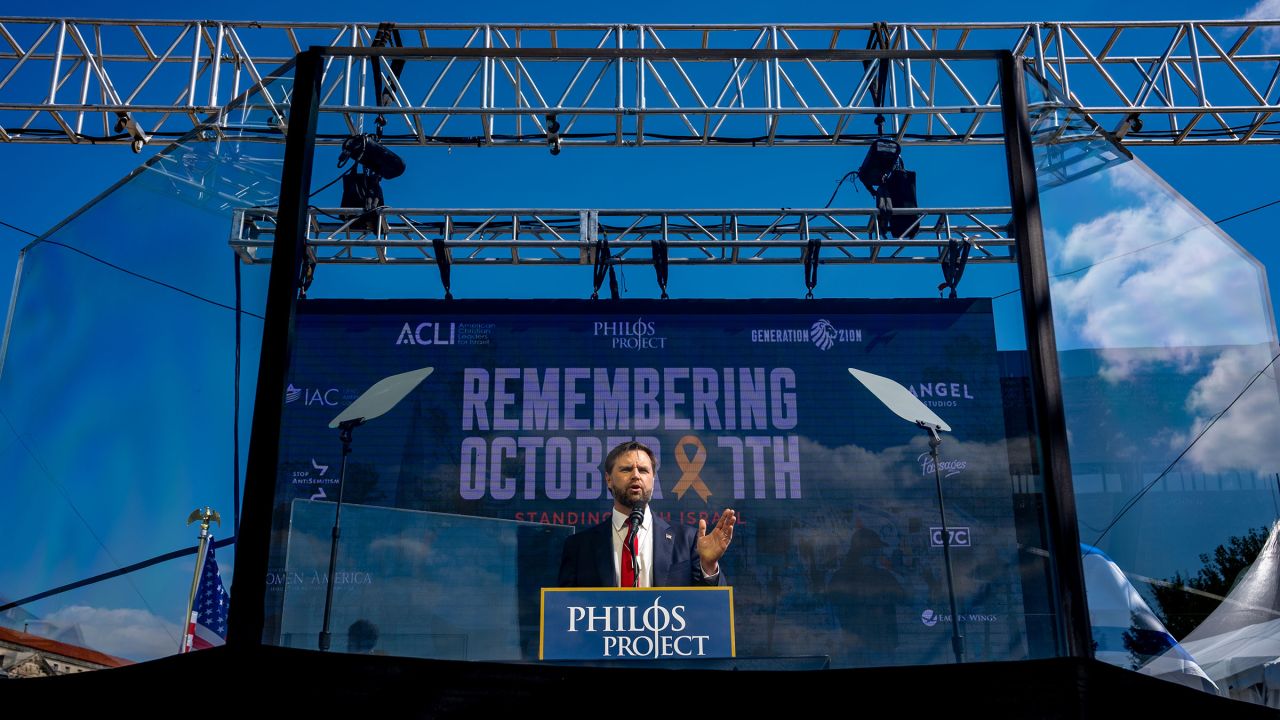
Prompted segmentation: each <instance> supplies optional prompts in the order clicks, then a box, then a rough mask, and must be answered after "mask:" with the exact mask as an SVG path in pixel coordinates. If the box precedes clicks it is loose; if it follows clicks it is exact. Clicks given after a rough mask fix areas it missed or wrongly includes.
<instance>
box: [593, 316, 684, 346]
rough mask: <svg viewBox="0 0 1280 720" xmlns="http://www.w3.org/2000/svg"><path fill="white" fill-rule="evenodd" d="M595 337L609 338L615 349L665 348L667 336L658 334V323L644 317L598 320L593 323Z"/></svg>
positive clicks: (610, 344)
mask: <svg viewBox="0 0 1280 720" xmlns="http://www.w3.org/2000/svg"><path fill="white" fill-rule="evenodd" d="M591 334H592V335H593V336H594V337H604V338H609V347H611V348H613V349H614V350H663V349H666V347H667V338H666V337H665V336H659V335H658V329H657V325H656V324H655V323H654V322H653V321H652V320H649V321H646V320H645V319H644V318H642V317H641V318H636V319H635V320H598V321H596V322H594V323H592V324H591Z"/></svg>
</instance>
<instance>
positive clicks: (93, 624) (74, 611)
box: [44, 605, 182, 661]
mask: <svg viewBox="0 0 1280 720" xmlns="http://www.w3.org/2000/svg"><path fill="white" fill-rule="evenodd" d="M44 621H45V622H47V623H49V624H50V625H54V626H57V627H72V626H74V627H78V628H79V630H80V633H81V634H82V636H83V637H84V641H85V644H86V645H88V646H89V647H90V648H92V649H94V650H97V651H99V652H104V653H107V654H108V655H115V656H116V657H122V658H127V659H129V660H139V661H141V660H153V659H155V658H158V657H163V656H165V655H172V654H174V653H176V652H177V651H178V640H179V638H181V635H182V630H181V628H179V627H178V625H176V624H175V623H172V622H168V621H166V620H163V619H161V618H159V617H157V616H155V615H153V614H151V613H150V612H147V611H146V610H136V609H133V608H96V607H89V606H87V605H71V606H69V607H64V608H62V609H60V610H58V611H56V612H54V613H51V614H49V615H46V616H45V617H44Z"/></svg>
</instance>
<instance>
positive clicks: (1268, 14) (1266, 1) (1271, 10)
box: [1244, 0, 1280, 20]
mask: <svg viewBox="0 0 1280 720" xmlns="http://www.w3.org/2000/svg"><path fill="white" fill-rule="evenodd" d="M1244 16H1245V19H1247V20H1280V0H1258V3H1257V4H1256V5H1254V6H1253V7H1251V8H1249V10H1248V11H1247V12H1245V14H1244Z"/></svg>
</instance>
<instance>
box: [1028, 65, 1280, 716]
mask: <svg viewBox="0 0 1280 720" xmlns="http://www.w3.org/2000/svg"><path fill="white" fill-rule="evenodd" d="M1032 86H1033V87H1036V85H1035V84H1034V83H1032ZM1041 87H1042V86H1041ZM1039 92H1040V93H1041V95H1040V99H1039V102H1037V103H1033V105H1032V115H1031V119H1032V131H1033V135H1034V137H1035V140H1036V163H1037V170H1038V173H1039V179H1040V185H1041V188H1042V190H1043V196H1042V200H1041V211H1042V214H1043V219H1044V224H1045V234H1046V250H1047V253H1048V262H1049V271H1050V275H1051V289H1052V297H1053V311H1054V320H1055V329H1056V333H1057V341H1058V352H1059V364H1060V366H1061V374H1062V388H1063V389H1062V393H1063V403H1064V406H1065V409H1066V420H1067V425H1068V433H1069V440H1070V454H1071V462H1072V475H1073V480H1074V484H1075V491H1076V502H1077V506H1078V511H1079V527H1080V536H1081V540H1082V542H1083V546H1082V553H1083V557H1084V569H1085V580H1086V589H1087V592H1088V599H1089V608H1090V616H1091V620H1092V624H1093V637H1094V642H1095V645H1096V648H1095V652H1096V655H1097V657H1098V658H1099V659H1102V660H1105V661H1107V662H1111V663H1113V664H1116V665H1119V666H1121V667H1125V668H1129V669H1133V670H1136V671H1138V672H1142V673H1145V674H1150V675H1154V676H1157V677H1162V678H1165V679H1168V680H1171V681H1175V682H1179V683H1182V684H1185V685H1189V686H1192V687H1195V688H1198V689H1202V690H1205V691H1208V692H1212V693H1217V694H1222V695H1227V696H1230V697H1233V698H1236V699H1242V700H1248V701H1251V702H1261V703H1264V704H1265V703H1273V702H1274V696H1268V694H1267V692H1266V690H1265V684H1264V683H1265V678H1264V677H1263V674H1264V667H1265V666H1266V663H1269V662H1271V661H1273V660H1274V659H1275V657H1274V655H1273V654H1270V653H1269V652H1268V651H1267V650H1265V649H1264V646H1265V644H1266V642H1268V641H1267V640H1266V639H1267V638H1269V637H1271V636H1272V635H1273V634H1274V631H1273V630H1272V624H1273V623H1274V617H1275V614H1276V613H1277V612H1280V604H1278V600H1280V599H1278V598H1277V594H1276V589H1275V588H1276V585H1275V582H1274V578H1275V573H1276V551H1275V542H1276V536H1275V530H1274V527H1273V523H1274V522H1275V517H1276V508H1277V502H1280V498H1278V497H1277V490H1278V486H1277V480H1276V477H1277V476H1276V472H1277V470H1278V469H1280V457H1278V456H1277V454H1276V449H1277V447H1280V445H1278V444H1277V443H1276V434H1275V426H1276V423H1275V421H1276V420H1277V419H1280V392H1278V387H1277V384H1276V379H1275V377H1276V376H1275V371H1274V363H1275V361H1276V356H1277V350H1278V348H1277V345H1276V332H1275V320H1274V315H1273V313H1272V307H1271V301H1270V295H1269V291H1268V289H1267V281H1266V276H1265V271H1264V268H1263V267H1262V265H1261V264H1260V263H1259V262H1258V261H1257V260H1256V259H1255V258H1254V257H1253V256H1251V255H1250V254H1249V253H1248V252H1247V251H1246V250H1245V249H1244V248H1242V247H1241V246H1240V245H1239V244H1238V243H1236V242H1235V241H1234V240H1233V239H1232V238H1230V237H1229V236H1227V235H1226V234H1225V233H1224V232H1223V231H1222V230H1221V229H1219V228H1218V227H1217V226H1215V225H1214V224H1213V223H1212V222H1211V221H1210V220H1209V219H1208V218H1206V217H1205V216H1204V215H1203V214H1201V213H1200V212H1199V211H1197V210H1196V209H1195V208H1194V207H1192V206H1191V205H1190V204H1189V203H1188V202H1187V201H1186V200H1185V199H1183V198H1182V197H1181V196H1180V195H1178V193H1177V192H1176V191H1175V190H1174V189H1173V188H1171V187H1170V186H1169V185H1167V184H1166V183H1165V182H1164V181H1163V180H1161V179H1160V177H1158V176H1157V175H1156V174H1155V173H1154V172H1152V171H1151V170H1150V169H1149V168H1147V167H1146V166H1145V165H1144V164H1143V163H1142V162H1141V161H1140V160H1138V159H1137V158H1134V157H1132V156H1131V154H1130V153H1129V152H1128V151H1127V150H1125V149H1123V148H1121V147H1119V146H1118V145H1117V144H1115V143H1114V142H1112V141H1111V140H1110V139H1109V138H1107V137H1106V136H1105V135H1104V133H1102V132H1101V131H1100V130H1099V129H1098V128H1097V127H1096V126H1095V125H1093V124H1091V123H1090V122H1088V121H1086V120H1085V119H1083V118H1082V117H1080V116H1079V115H1078V114H1077V113H1075V112H1074V111H1071V110H1068V109H1065V108H1064V107H1063V106H1062V104H1061V103H1058V102H1057V101H1056V100H1055V99H1054V98H1053V97H1052V96H1051V95H1050V94H1046V93H1045V91H1043V90H1042V89H1041V90H1039Z"/></svg>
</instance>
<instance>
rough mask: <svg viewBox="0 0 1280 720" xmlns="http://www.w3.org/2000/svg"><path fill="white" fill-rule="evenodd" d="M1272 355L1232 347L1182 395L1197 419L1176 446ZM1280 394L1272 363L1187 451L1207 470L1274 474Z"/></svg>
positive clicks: (1278, 459) (1279, 445)
mask: <svg viewBox="0 0 1280 720" xmlns="http://www.w3.org/2000/svg"><path fill="white" fill-rule="evenodd" d="M1270 359H1271V355H1270V353H1269V352H1268V350H1267V348H1266V347H1254V348H1232V349H1230V350H1227V351H1225V352H1223V353H1222V355H1220V356H1219V357H1218V359H1217V360H1215V361H1214V363H1213V368H1212V369H1211V370H1210V371H1209V374H1208V375H1206V376H1205V377H1204V378H1203V379H1201V380H1200V382H1198V383H1196V384H1195V387H1193V388H1192V389H1191V393H1190V394H1189V395H1188V396H1187V409H1188V410H1190V411H1191V412H1193V413H1195V414H1196V416H1197V419H1196V421H1195V423H1194V424H1193V425H1192V427H1191V430H1190V432H1189V433H1188V434H1187V435H1185V436H1182V437H1178V438H1175V439H1174V444H1175V446H1176V447H1178V448H1179V449H1180V448H1182V447H1185V446H1186V445H1187V444H1188V443H1190V442H1191V440H1192V438H1194V437H1195V436H1196V435H1198V434H1199V433H1200V431H1201V430H1203V429H1204V428H1205V426H1206V425H1208V423H1209V422H1210V421H1211V420H1212V419H1213V416H1214V415H1215V414H1217V413H1220V412H1222V410H1223V409H1224V408H1226V407H1227V405H1229V404H1230V403H1231V401H1232V400H1233V399H1234V398H1235V397H1236V395H1237V394H1239V393H1240V391H1241V390H1243V389H1244V387H1245V386H1246V385H1248V384H1249V381H1250V380H1252V379H1253V377H1254V376H1255V375H1257V374H1258V371H1259V370H1261V369H1262V367H1263V366H1264V365H1266V364H1267V362H1268V361H1269V360H1270ZM1278 437H1280V392H1278V390H1277V387H1276V380H1275V366H1274V365H1273V366H1272V369H1271V370H1269V371H1268V372H1267V374H1265V375H1264V376H1263V377H1260V378H1258V381H1257V382H1255V383H1254V384H1253V386H1252V387H1250V388H1249V390H1248V392H1246V393H1245V394H1244V395H1243V396H1242V397H1241V398H1240V400H1238V401H1237V402H1236V404H1235V405H1233V406H1232V408H1231V410H1230V412H1228V413H1227V414H1225V415H1223V416H1222V418H1221V419H1219V420H1218V422H1217V423H1215V424H1214V426H1213V428H1211V429H1210V430H1209V432H1207V433H1205V435H1204V437H1202V438H1200V440H1199V441H1198V442H1197V443H1196V444H1195V446H1194V447H1192V448H1191V450H1190V451H1189V452H1188V453H1187V459H1189V460H1190V461H1191V462H1194V463H1195V464H1197V465H1198V466H1200V467H1201V468H1202V469H1203V470H1204V471H1206V472H1221V471H1223V470H1232V469H1247V470H1256V471H1258V472H1261V473H1268V474H1269V473H1273V472H1275V471H1276V469H1277V468H1280V442H1277V438H1278Z"/></svg>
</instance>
